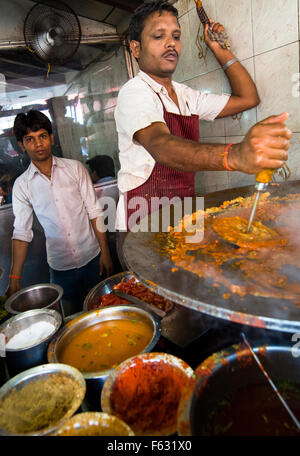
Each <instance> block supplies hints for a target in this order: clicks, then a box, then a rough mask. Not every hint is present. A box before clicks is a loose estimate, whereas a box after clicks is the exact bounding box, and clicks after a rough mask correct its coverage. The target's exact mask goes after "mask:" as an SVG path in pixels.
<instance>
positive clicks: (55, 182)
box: [12, 156, 103, 271]
mask: <svg viewBox="0 0 300 456" xmlns="http://www.w3.org/2000/svg"><path fill="white" fill-rule="evenodd" d="M12 204H13V212H14V215H15V220H14V231H13V237H12V238H13V239H19V240H21V241H26V242H31V240H32V238H33V231H32V223H33V211H34V213H35V215H36V216H37V218H38V220H39V222H40V224H41V225H42V227H43V229H44V232H45V236H46V248H47V260H48V264H49V266H50V267H51V268H53V269H55V270H59V271H65V270H68V269H74V268H80V267H81V266H84V265H86V264H87V263H88V262H89V261H91V260H92V259H93V258H95V256H97V255H98V253H99V252H100V246H99V243H98V240H97V238H96V235H95V232H94V230H93V227H92V224H91V222H90V220H92V219H95V218H98V217H99V216H101V215H102V214H103V210H102V208H101V205H100V201H99V200H97V197H96V194H95V191H94V187H93V184H92V181H91V178H90V176H89V173H88V171H87V169H86V168H85V166H84V165H83V164H82V163H80V162H79V161H76V160H70V159H65V158H58V157H55V156H53V162H52V172H51V179H50V180H49V179H47V177H46V176H45V175H43V174H42V173H41V172H40V171H39V170H38V169H37V167H36V166H35V165H34V164H33V163H31V164H30V165H29V167H28V169H27V170H26V171H25V172H24V173H23V174H22V175H21V176H20V177H18V179H17V180H16V182H15V184H14V187H13V203H12Z"/></svg>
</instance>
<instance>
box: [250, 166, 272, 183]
mask: <svg viewBox="0 0 300 456" xmlns="http://www.w3.org/2000/svg"><path fill="white" fill-rule="evenodd" d="M274 171H275V170H274V169H265V170H263V171H260V173H258V174H256V177H255V180H256V182H262V183H263V184H268V183H269V182H270V180H271V179H272V177H273V174H274Z"/></svg>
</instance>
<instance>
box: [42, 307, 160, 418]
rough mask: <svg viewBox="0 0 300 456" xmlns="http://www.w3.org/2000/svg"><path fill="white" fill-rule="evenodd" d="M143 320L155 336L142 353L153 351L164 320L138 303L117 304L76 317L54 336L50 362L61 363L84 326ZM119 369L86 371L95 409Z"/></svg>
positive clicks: (49, 349) (91, 400)
mask: <svg viewBox="0 0 300 456" xmlns="http://www.w3.org/2000/svg"><path fill="white" fill-rule="evenodd" d="M124 318H126V319H128V320H132V319H135V320H141V321H144V322H147V323H148V324H150V325H151V326H152V327H153V336H152V339H151V341H150V342H149V344H148V345H147V346H146V347H145V349H144V350H143V351H142V353H145V352H150V351H151V350H152V349H153V348H154V347H155V346H156V344H157V342H158V340H159V338H160V334H161V322H160V319H159V318H158V317H157V316H156V315H154V314H152V313H150V312H147V311H146V310H143V309H140V308H138V307H135V306H126V305H122V306H113V307H105V308H103V309H97V310H91V311H89V312H86V313H84V314H82V315H79V316H78V317H77V318H75V319H74V320H71V321H70V322H69V323H67V324H66V325H65V326H64V327H63V328H62V329H61V330H60V331H59V332H58V333H57V334H56V335H55V336H54V337H53V339H52V341H51V342H50V344H49V348H48V362H50V363H57V362H59V353H60V352H61V350H62V349H63V348H64V347H65V346H66V345H67V344H68V343H69V342H70V340H71V339H72V338H73V337H74V336H75V334H78V332H80V331H82V330H83V329H85V328H87V327H89V326H93V325H95V324H97V323H100V322H104V321H110V320H119V319H124ZM114 370H115V369H106V370H102V371H98V372H83V376H84V378H85V380H86V382H87V394H86V400H87V402H88V403H89V405H90V406H92V407H94V408H93V410H99V408H100V393H101V390H102V387H103V385H104V383H105V381H106V379H107V378H108V377H109V375H110V374H111V373H112V372H113V371H114Z"/></svg>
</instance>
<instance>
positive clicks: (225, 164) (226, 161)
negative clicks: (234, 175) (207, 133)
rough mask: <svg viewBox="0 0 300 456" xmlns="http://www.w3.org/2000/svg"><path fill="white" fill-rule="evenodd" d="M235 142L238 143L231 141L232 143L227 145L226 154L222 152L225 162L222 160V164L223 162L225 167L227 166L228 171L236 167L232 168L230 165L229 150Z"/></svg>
mask: <svg viewBox="0 0 300 456" xmlns="http://www.w3.org/2000/svg"><path fill="white" fill-rule="evenodd" d="M234 144H236V143H230V144H228V145H227V146H226V149H225V152H224V154H222V155H223V162H222V164H223V166H224V168H225V169H226V170H227V171H234V169H232V168H230V166H229V165H228V153H229V151H230V148H231V146H233V145H234Z"/></svg>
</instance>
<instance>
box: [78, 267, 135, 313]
mask: <svg viewBox="0 0 300 456" xmlns="http://www.w3.org/2000/svg"><path fill="white" fill-rule="evenodd" d="M132 278H134V279H135V280H136V281H137V279H136V278H135V277H134V275H133V274H131V272H129V271H124V272H121V273H119V274H115V275H113V276H111V277H109V278H108V279H105V280H103V281H102V282H100V283H98V284H97V285H96V286H94V288H92V289H91V291H90V292H89V294H88V295H87V296H86V298H85V300H84V303H83V309H84V310H92V309H93V304H94V303H95V298H98V297H101V296H104V295H106V294H109V293H111V292H112V291H113V288H114V286H115V285H117V284H118V283H120V282H121V281H122V279H123V280H124V281H125V282H128V281H129V280H130V279H132Z"/></svg>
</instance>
